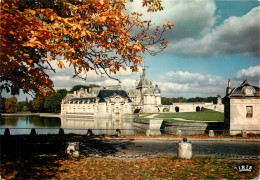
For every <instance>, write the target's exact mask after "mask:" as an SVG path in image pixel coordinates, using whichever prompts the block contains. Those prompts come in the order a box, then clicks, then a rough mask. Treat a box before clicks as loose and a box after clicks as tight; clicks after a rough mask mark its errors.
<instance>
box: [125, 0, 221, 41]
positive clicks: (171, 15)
mask: <svg viewBox="0 0 260 180" xmlns="http://www.w3.org/2000/svg"><path fill="white" fill-rule="evenodd" d="M162 6H163V7H164V10H163V11H158V12H150V13H149V12H147V11H146V10H147V8H145V7H142V1H141V0H136V1H134V2H133V3H128V4H127V10H128V12H133V11H134V12H141V13H142V14H143V16H142V19H143V20H151V21H152V24H154V25H155V26H161V25H163V24H164V22H165V19H167V20H168V21H169V22H171V23H172V24H174V25H175V27H174V30H173V31H170V33H166V34H167V36H166V38H167V40H173V41H175V40H179V39H183V38H191V37H195V38H197V37H201V36H202V35H204V34H205V33H207V32H208V31H209V30H210V28H211V27H212V26H213V25H214V24H215V21H216V16H215V15H214V13H215V10H216V5H215V3H214V1H213V0H163V1H162ZM202 7H203V8H202Z"/></svg>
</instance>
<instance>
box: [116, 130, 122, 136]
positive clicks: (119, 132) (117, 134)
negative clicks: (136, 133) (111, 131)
mask: <svg viewBox="0 0 260 180" xmlns="http://www.w3.org/2000/svg"><path fill="white" fill-rule="evenodd" d="M116 136H117V137H119V136H121V130H120V129H116Z"/></svg>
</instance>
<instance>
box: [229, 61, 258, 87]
mask: <svg viewBox="0 0 260 180" xmlns="http://www.w3.org/2000/svg"><path fill="white" fill-rule="evenodd" d="M234 79H235V80H237V81H243V80H247V81H250V82H252V83H254V84H258V85H260V66H252V67H249V68H248V69H242V70H240V71H239V72H238V73H237V74H236V77H235V78H234Z"/></svg>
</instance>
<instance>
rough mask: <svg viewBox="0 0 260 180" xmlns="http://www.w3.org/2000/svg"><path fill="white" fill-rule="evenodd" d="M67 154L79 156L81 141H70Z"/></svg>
mask: <svg viewBox="0 0 260 180" xmlns="http://www.w3.org/2000/svg"><path fill="white" fill-rule="evenodd" d="M66 152H67V154H68V155H70V156H72V157H75V158H77V157H79V143H78V142H68V147H67V150H66Z"/></svg>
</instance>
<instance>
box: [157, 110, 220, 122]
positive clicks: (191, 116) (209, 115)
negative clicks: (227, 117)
mask: <svg viewBox="0 0 260 180" xmlns="http://www.w3.org/2000/svg"><path fill="white" fill-rule="evenodd" d="M156 118H162V119H167V120H170V119H171V118H183V119H187V120H198V121H219V122H223V121H224V113H221V112H216V111H203V112H183V113H161V114H159V115H158V116H156Z"/></svg>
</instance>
